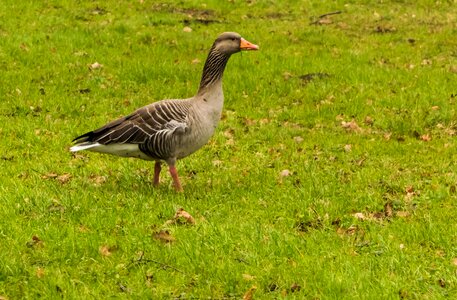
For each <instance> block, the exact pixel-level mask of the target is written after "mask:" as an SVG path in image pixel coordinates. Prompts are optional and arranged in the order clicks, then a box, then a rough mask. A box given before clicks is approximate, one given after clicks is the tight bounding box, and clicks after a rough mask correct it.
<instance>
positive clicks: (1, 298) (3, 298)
mask: <svg viewBox="0 0 457 300" xmlns="http://www.w3.org/2000/svg"><path fill="white" fill-rule="evenodd" d="M0 300H8V298H6V296H2V295H0Z"/></svg>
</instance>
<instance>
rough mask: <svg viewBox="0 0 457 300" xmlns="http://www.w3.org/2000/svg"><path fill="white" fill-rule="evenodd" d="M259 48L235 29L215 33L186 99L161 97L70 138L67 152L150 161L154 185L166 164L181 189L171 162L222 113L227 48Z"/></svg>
mask: <svg viewBox="0 0 457 300" xmlns="http://www.w3.org/2000/svg"><path fill="white" fill-rule="evenodd" d="M245 50H259V46H258V45H255V44H253V43H251V42H249V41H247V40H246V39H244V38H243V37H241V35H240V34H238V33H236V32H224V33H222V34H220V35H219V36H218V37H217V38H216V40H215V41H214V43H213V44H212V46H211V48H210V50H209V54H208V56H207V59H206V61H205V64H204V67H203V72H202V76H201V80H200V85H199V87H198V91H197V93H196V94H195V95H194V96H193V97H191V98H187V99H165V100H161V101H157V102H153V103H151V104H148V105H146V106H143V107H141V108H139V109H137V110H135V111H134V112H133V113H131V114H129V115H127V116H124V117H121V118H119V119H116V120H114V121H112V122H109V123H107V124H106V125H104V126H102V127H100V128H98V129H95V130H93V131H90V132H87V133H85V134H83V135H80V136H78V137H76V138H75V139H73V141H72V142H73V143H74V145H73V146H72V147H71V148H70V151H71V152H77V151H81V150H88V151H94V152H99V153H107V154H112V155H117V156H121V157H134V158H139V159H143V160H149V161H154V162H155V164H154V179H153V185H154V186H158V185H159V183H160V171H161V169H162V163H163V162H165V163H166V164H167V165H168V169H169V173H170V175H171V178H172V181H173V186H174V189H175V190H176V191H177V192H182V191H183V188H182V185H181V182H180V180H179V176H178V171H177V169H176V162H177V161H178V160H180V159H182V158H185V157H187V156H189V155H190V154H192V153H194V152H195V151H197V150H198V149H200V148H201V147H203V146H204V145H205V144H206V143H207V142H208V140H209V139H210V138H211V136H212V135H213V134H214V132H215V129H216V127H217V125H218V123H219V120H220V118H221V114H222V109H223V105H224V93H223V90H222V76H223V73H224V70H225V67H226V64H227V62H228V60H229V58H230V57H231V55H232V54H235V53H237V52H240V51H245Z"/></svg>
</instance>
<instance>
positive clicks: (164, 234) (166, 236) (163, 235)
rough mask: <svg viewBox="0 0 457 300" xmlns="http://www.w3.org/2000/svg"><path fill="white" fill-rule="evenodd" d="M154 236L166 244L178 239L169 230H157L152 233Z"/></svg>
mask: <svg viewBox="0 0 457 300" xmlns="http://www.w3.org/2000/svg"><path fill="white" fill-rule="evenodd" d="M152 237H153V238H154V239H156V240H158V241H160V242H162V243H165V244H169V243H172V242H174V241H176V239H175V238H174V237H173V236H172V235H171V234H170V232H169V231H168V230H160V231H158V232H155V233H154V234H153V235H152Z"/></svg>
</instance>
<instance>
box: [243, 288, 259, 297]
mask: <svg viewBox="0 0 457 300" xmlns="http://www.w3.org/2000/svg"><path fill="white" fill-rule="evenodd" d="M256 290H257V287H256V286H255V285H253V286H252V287H251V288H249V290H248V291H247V292H246V293H244V295H243V300H252V299H253V296H254V292H255V291H256Z"/></svg>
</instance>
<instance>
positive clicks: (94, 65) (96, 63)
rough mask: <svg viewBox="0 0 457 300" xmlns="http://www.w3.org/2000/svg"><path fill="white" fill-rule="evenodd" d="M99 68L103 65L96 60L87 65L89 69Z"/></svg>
mask: <svg viewBox="0 0 457 300" xmlns="http://www.w3.org/2000/svg"><path fill="white" fill-rule="evenodd" d="M101 68H103V65H102V64H100V63H98V62H94V63H93V64H91V65H90V66H89V69H91V70H96V69H101Z"/></svg>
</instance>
